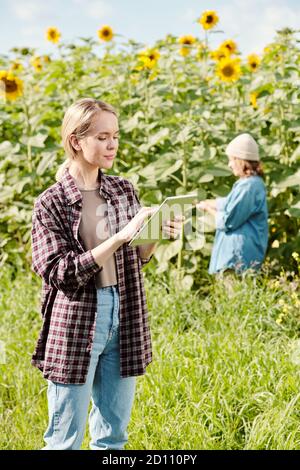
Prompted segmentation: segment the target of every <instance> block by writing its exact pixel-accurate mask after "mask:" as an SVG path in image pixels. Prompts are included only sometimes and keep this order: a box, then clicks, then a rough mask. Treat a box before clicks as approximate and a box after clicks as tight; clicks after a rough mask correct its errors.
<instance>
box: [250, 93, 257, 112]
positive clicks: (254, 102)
mask: <svg viewBox="0 0 300 470" xmlns="http://www.w3.org/2000/svg"><path fill="white" fill-rule="evenodd" d="M257 98H258V93H257V92H256V91H253V92H252V93H250V104H251V105H252V108H253V109H257V108H258V106H257Z"/></svg>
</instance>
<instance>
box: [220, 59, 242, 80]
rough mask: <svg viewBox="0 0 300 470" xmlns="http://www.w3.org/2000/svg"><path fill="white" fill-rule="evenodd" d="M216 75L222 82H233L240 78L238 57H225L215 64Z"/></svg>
mask: <svg viewBox="0 0 300 470" xmlns="http://www.w3.org/2000/svg"><path fill="white" fill-rule="evenodd" d="M217 75H218V76H219V78H220V79H221V80H222V81H223V82H235V81H237V80H238V79H239V78H240V75H241V67H240V59H238V58H235V59H232V58H230V57H226V58H225V59H221V60H220V61H219V62H218V64H217Z"/></svg>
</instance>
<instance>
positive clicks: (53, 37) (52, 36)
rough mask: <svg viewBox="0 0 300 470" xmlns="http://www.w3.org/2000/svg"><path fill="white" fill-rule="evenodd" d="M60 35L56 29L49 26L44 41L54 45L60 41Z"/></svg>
mask: <svg viewBox="0 0 300 470" xmlns="http://www.w3.org/2000/svg"><path fill="white" fill-rule="evenodd" d="M60 37H61V34H60V32H59V30H58V29H57V28H55V27H54V26H51V27H50V28H48V29H47V31H46V39H47V40H48V41H50V42H53V43H54V44H56V43H57V42H58V41H59V40H60Z"/></svg>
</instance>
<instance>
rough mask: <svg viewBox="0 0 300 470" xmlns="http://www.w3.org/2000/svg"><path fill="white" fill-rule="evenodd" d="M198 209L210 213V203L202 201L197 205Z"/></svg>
mask: <svg viewBox="0 0 300 470" xmlns="http://www.w3.org/2000/svg"><path fill="white" fill-rule="evenodd" d="M196 208H197V209H199V210H202V211H208V210H209V205H208V203H207V202H206V200H205V201H200V202H198V203H197V204H196Z"/></svg>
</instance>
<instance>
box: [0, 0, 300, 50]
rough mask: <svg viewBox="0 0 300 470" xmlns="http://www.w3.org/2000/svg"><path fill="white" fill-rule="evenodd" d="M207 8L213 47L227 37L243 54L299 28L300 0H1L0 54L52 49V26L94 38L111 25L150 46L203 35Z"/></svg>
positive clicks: (70, 36) (67, 35) (66, 36)
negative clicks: (213, 19)
mask: <svg viewBox="0 0 300 470" xmlns="http://www.w3.org/2000/svg"><path fill="white" fill-rule="evenodd" d="M205 10H215V11H216V12H217V14H218V16H219V18H220V21H219V24H218V27H217V29H218V30H221V31H223V32H222V33H218V34H211V35H210V40H209V41H210V45H211V47H217V46H218V44H219V43H220V42H222V41H223V40H225V39H233V40H234V41H236V42H237V43H238V46H239V50H240V51H241V53H242V54H243V55H246V54H250V53H258V54H259V53H261V52H262V51H263V48H264V47H265V46H266V44H268V43H270V42H271V41H272V40H273V39H274V37H275V34H276V30H278V29H280V28H283V27H291V28H293V29H298V30H300V1H299V0H216V1H213V2H209V1H200V0H51V1H45V0H0V15H1V16H0V21H1V22H0V40H1V46H0V54H1V55H2V54H10V52H9V50H10V49H11V48H12V47H34V48H36V49H37V54H49V53H50V54H52V55H53V57H55V48H56V46H55V45H54V44H52V43H50V42H48V41H47V40H46V39H45V31H46V29H47V28H48V27H49V26H56V27H57V28H58V29H59V30H60V31H61V33H62V38H61V40H62V41H63V40H65V41H67V42H71V41H75V42H76V38H78V37H80V36H81V37H94V39H95V40H98V37H97V30H98V29H99V28H101V26H103V25H105V24H108V25H110V26H111V27H112V28H113V30H114V32H115V33H118V34H120V35H122V36H123V38H122V37H117V38H116V40H117V42H118V41H124V38H125V39H135V40H136V41H138V42H140V43H143V44H144V45H145V46H149V47H150V46H151V45H152V44H153V43H154V42H155V41H156V40H157V39H161V38H163V37H165V36H166V35H167V34H173V35H176V36H182V35H185V34H192V35H194V36H196V37H198V38H200V39H201V38H204V34H203V30H202V27H201V26H200V25H199V24H198V23H197V21H196V20H197V18H199V16H200V15H201V13H202V12H203V11H205Z"/></svg>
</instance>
